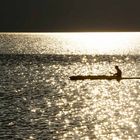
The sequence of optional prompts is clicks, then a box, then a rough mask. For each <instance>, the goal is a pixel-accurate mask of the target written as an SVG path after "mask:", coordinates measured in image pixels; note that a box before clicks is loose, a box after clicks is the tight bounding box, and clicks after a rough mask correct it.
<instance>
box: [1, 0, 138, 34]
mask: <svg viewBox="0 0 140 140" xmlns="http://www.w3.org/2000/svg"><path fill="white" fill-rule="evenodd" d="M139 6H140V0H3V2H1V3H0V31H41V32H42V31H44V32H51V31H54V32H58V31H66V32H67V31H140V8H139Z"/></svg>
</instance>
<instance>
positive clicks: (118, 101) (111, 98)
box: [0, 56, 140, 140]
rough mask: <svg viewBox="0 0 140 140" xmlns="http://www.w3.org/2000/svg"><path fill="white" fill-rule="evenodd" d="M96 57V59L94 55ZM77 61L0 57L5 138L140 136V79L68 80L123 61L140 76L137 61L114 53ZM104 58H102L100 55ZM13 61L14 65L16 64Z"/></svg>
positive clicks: (0, 119)
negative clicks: (108, 56) (70, 76)
mask: <svg viewBox="0 0 140 140" xmlns="http://www.w3.org/2000/svg"><path fill="white" fill-rule="evenodd" d="M91 58H92V57H91ZM91 58H90V57H89V58H88V57H84V58H81V59H80V60H78V62H73V63H71V62H67V61H66V62H63V63H59V62H57V61H55V62H54V59H53V62H48V60H47V62H45V61H42V63H41V62H40V61H39V60H38V61H37V60H36V59H35V58H34V59H33V60H32V59H31V58H30V59H31V60H28V61H26V59H25V60H24V61H20V62H16V61H15V60H10V59H9V60H6V59H1V62H2V63H0V64H1V69H0V77H1V79H0V80H1V83H0V95H1V96H0V126H1V127H0V138H1V139H18V138H20V139H30V140H31V139H70V140H72V139H73V140H75V139H80V140H92V139H100V140H105V139H140V137H139V136H140V125H139V124H140V120H139V118H140V110H139V108H140V95H139V91H140V86H139V84H140V81H139V80H123V81H120V82H117V81H115V80H112V81H106V80H104V81H100V80H97V81H90V80H85V81H74V82H73V81H70V80H69V78H68V77H69V75H72V74H73V75H80V74H84V75H89V74H108V71H113V72H114V65H119V66H120V67H121V69H122V71H123V74H124V76H139V66H140V65H139V61H137V59H133V61H132V62H131V58H130V57H125V58H123V59H122V58H119V57H117V56H113V58H112V60H111V62H110V61H108V59H107V60H105V61H103V60H102V61H98V59H99V58H98V57H93V58H94V62H92V61H91V60H90V59H91ZM100 59H101V58H100ZM13 62H14V63H13Z"/></svg>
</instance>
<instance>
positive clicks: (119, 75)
mask: <svg viewBox="0 0 140 140" xmlns="http://www.w3.org/2000/svg"><path fill="white" fill-rule="evenodd" d="M115 69H116V71H117V72H116V73H115V74H113V76H116V77H117V80H118V81H120V80H121V78H122V71H121V70H120V69H119V67H118V66H115Z"/></svg>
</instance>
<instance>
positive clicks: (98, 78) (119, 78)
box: [69, 75, 140, 81]
mask: <svg viewBox="0 0 140 140" xmlns="http://www.w3.org/2000/svg"><path fill="white" fill-rule="evenodd" d="M69 78H70V80H86V79H89V80H113V79H115V80H118V81H120V80H123V79H140V77H117V76H106V75H94V76H92V75H87V76H82V75H77V76H70V77H69Z"/></svg>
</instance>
